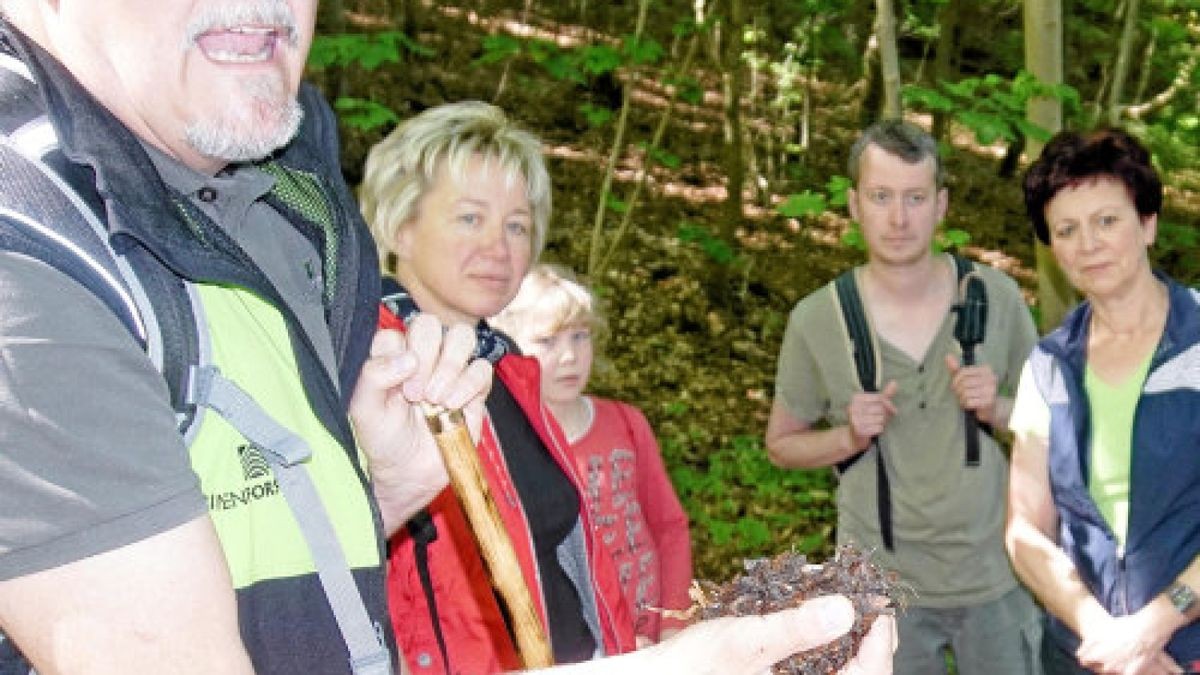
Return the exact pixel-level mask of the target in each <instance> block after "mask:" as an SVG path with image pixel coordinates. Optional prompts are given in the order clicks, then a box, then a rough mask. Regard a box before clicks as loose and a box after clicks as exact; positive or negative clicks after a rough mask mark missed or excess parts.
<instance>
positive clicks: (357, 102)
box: [333, 96, 400, 131]
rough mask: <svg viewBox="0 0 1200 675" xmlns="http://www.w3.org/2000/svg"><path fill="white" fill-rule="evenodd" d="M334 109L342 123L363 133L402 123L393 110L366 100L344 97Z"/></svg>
mask: <svg viewBox="0 0 1200 675" xmlns="http://www.w3.org/2000/svg"><path fill="white" fill-rule="evenodd" d="M333 107H334V109H336V110H337V111H338V115H339V118H340V119H341V120H342V122H344V123H345V124H347V125H348V126H350V127H353V128H355V129H359V130H361V131H371V130H372V129H376V128H379V127H383V126H387V125H389V124H395V123H397V122H399V121H400V118H399V117H398V116H397V115H396V113H395V112H393V111H392V109H391V108H388V107H387V106H385V105H381V104H379V103H376V102H374V101H368V100H366V99H361V98H353V97H349V96H343V97H341V98H339V99H338V100H337V101H334V104H333Z"/></svg>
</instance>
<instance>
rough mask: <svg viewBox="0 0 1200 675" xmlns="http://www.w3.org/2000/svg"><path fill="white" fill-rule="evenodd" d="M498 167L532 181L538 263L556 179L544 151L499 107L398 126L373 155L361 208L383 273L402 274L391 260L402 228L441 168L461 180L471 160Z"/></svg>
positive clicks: (441, 113)
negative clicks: (549, 171) (547, 167)
mask: <svg viewBox="0 0 1200 675" xmlns="http://www.w3.org/2000/svg"><path fill="white" fill-rule="evenodd" d="M476 156H480V157H482V158H483V159H484V160H485V161H488V162H496V163H498V164H499V167H500V168H501V169H502V170H503V171H505V172H507V173H509V174H510V175H513V176H521V177H522V178H524V179H525V185H526V197H527V198H528V199H529V206H530V209H531V212H532V213H531V216H532V219H533V236H532V246H533V251H532V254H533V259H535V260H536V259H537V257H538V255H539V254H540V253H541V251H542V246H543V245H544V244H545V242H546V228H547V227H548V225H549V222H550V208H551V187H550V175H549V173H548V172H547V171H546V165H545V162H544V161H543V159H542V144H541V141H539V140H538V138H537V137H536V136H534V135H533V134H531V133H529V132H528V131H525V130H524V129H521V128H519V127H518V126H517V125H516V124H514V123H513V122H512V121H511V120H510V119H509V118H508V117H507V116H506V115H505V114H504V111H503V110H501V109H500V108H497V107H496V106H494V105H490V104H487V103H483V102H482V101H461V102H458V103H448V104H445V105H440V106H436V107H433V108H430V109H428V110H426V111H424V112H422V113H420V114H419V115H417V116H415V117H413V118H411V119H409V120H407V121H406V122H404V123H403V124H401V125H400V126H398V127H396V129H395V130H394V131H392V133H390V134H388V136H387V137H386V138H384V139H383V140H382V141H379V142H378V143H376V144H375V145H374V147H372V148H371V151H370V152H369V153H368V155H367V161H366V166H365V169H364V173H363V182H362V185H361V186H360V187H359V206H360V208H361V209H362V214H363V217H364V218H365V219H366V221H367V224H368V225H370V227H371V234H372V235H374V236H375V241H376V243H377V244H378V246H379V251H380V258H381V261H382V262H383V268H384V270H385V271H387V272H394V271H395V257H394V256H393V255H391V254H390V253H389V251H390V249H391V248H392V246H393V245H394V242H395V240H396V233H397V232H398V231H399V229H400V227H401V226H402V225H403V224H404V223H405V222H407V221H408V220H409V219H410V218H412V217H413V215H414V213H415V210H416V206H417V202H418V201H419V200H420V199H421V196H422V195H424V194H425V193H426V191H428V190H429V189H430V188H431V187H432V186H433V184H434V181H436V180H437V179H438V175H439V171H441V169H442V167H443V166H444V167H445V168H446V171H447V172H448V173H449V175H450V176H451V177H454V178H456V179H457V178H461V177H462V176H463V174H464V172H465V171H466V166H467V163H468V162H469V161H470V160H471V158H473V157H476Z"/></svg>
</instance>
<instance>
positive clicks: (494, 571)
mask: <svg viewBox="0 0 1200 675" xmlns="http://www.w3.org/2000/svg"><path fill="white" fill-rule="evenodd" d="M422 407H423V410H424V412H425V419H426V421H427V422H428V423H429V430H430V431H432V432H433V438H434V440H436V441H437V446H438V449H439V450H440V451H441V453H442V461H443V462H445V464H446V472H447V473H448V474H450V485H451V487H453V488H454V494H455V495H457V496H458V501H459V503H460V504H461V505H462V507H463V511H464V512H466V515H467V521H468V522H469V523H470V525H471V532H472V533H473V534H474V535H475V540H476V541H477V542H478V543H479V550H480V551H482V552H483V561H484V563H486V564H487V568H488V571H489V573H490V574H491V576H492V585H494V586H495V587H496V590H497V591H499V592H500V597H501V598H503V600H504V604H505V605H507V606H508V614H509V617H510V618H511V619H512V626H513V633H515V634H516V638H517V652H518V653H519V654H520V656H521V662H522V663H523V664H525V667H526V668H546V667H549V666H552V665H554V653H553V652H552V651H551V649H550V641H549V638H548V634H547V632H546V631H545V629H544V628H543V627H542V621H541V619H540V618H539V617H538V612H537V607H536V606H535V605H534V604H533V596H532V595H531V594H530V591H529V586H527V585H526V584H525V577H524V576H523V575H522V574H521V565H520V563H519V562H518V561H517V552H516V550H515V549H514V548H513V544H512V539H510V538H509V536H508V530H506V529H505V528H504V522H503V521H502V520H501V519H500V511H499V510H498V509H497V508H496V500H495V497H494V496H493V495H492V491H491V488H490V487H488V484H487V480H486V479H485V478H484V477H483V468H482V467H481V466H480V464H479V454H478V453H477V452H476V450H475V443H474V442H473V441H472V440H471V433H470V432H469V431H468V430H467V424H466V422H465V420H464V419H463V414H462V411H461V410H447V409H445V408H442V407H441V406H431V405H423V406H422Z"/></svg>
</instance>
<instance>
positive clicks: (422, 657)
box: [417, 652, 433, 668]
mask: <svg viewBox="0 0 1200 675" xmlns="http://www.w3.org/2000/svg"><path fill="white" fill-rule="evenodd" d="M417 665H418V666H421V667H422V668H428V667H429V666H432V665H433V657H432V656H430V655H429V652H421V653H420V654H417Z"/></svg>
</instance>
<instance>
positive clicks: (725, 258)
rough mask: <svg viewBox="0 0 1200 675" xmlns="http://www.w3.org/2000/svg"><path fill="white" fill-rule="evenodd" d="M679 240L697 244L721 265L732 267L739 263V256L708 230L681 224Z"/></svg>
mask: <svg viewBox="0 0 1200 675" xmlns="http://www.w3.org/2000/svg"><path fill="white" fill-rule="evenodd" d="M679 240H680V241H682V242H685V243H690V244H696V245H697V246H699V247H700V250H702V251H704V254H705V255H707V256H708V258H709V259H710V260H712V261H713V262H715V263H717V264H720V265H732V264H733V263H735V262H737V260H738V254H737V253H735V252H734V250H733V247H732V246H730V245H729V244H728V243H726V242H725V241H723V240H722V239H720V238H719V237H717V236H715V235H713V233H712V232H709V231H708V229H706V228H704V227H701V226H699V225H695V224H693V223H689V222H687V221H684V222H681V223H679Z"/></svg>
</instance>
